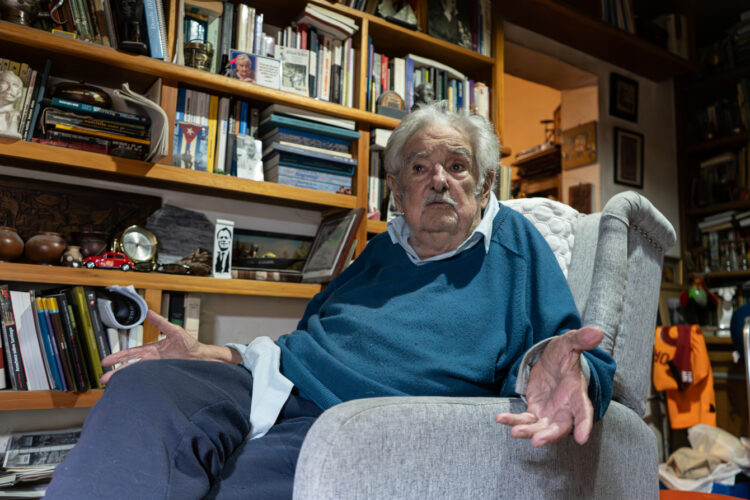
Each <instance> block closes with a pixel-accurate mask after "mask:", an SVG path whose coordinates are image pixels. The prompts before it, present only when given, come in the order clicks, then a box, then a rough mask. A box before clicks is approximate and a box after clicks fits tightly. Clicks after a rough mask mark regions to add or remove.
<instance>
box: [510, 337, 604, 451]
mask: <svg viewBox="0 0 750 500" xmlns="http://www.w3.org/2000/svg"><path fill="white" fill-rule="evenodd" d="M603 338H604V334H603V333H602V331H601V330H599V329H598V328H593V327H584V328H581V329H580V330H572V331H569V332H567V333H565V334H564V335H560V336H559V337H555V338H554V339H553V340H551V341H550V342H549V344H547V346H546V347H545V348H544V352H542V355H541V356H540V357H539V360H538V361H537V362H536V363H535V364H534V366H532V367H531V371H530V372H529V383H528V385H527V386H526V400H527V402H528V407H527V409H526V412H524V413H499V414H498V415H497V416H496V417H495V421H496V422H498V423H501V424H506V425H510V426H512V428H511V430H510V435H511V436H513V437H514V438H522V439H531V445H532V446H534V447H535V448H539V447H541V446H544V445H546V444H549V443H552V442H554V441H557V440H558V439H560V438H562V437H564V436H567V435H568V434H570V432H571V430H573V436H574V437H575V440H576V441H577V442H578V443H580V444H583V443H585V442H586V441H587V440H588V439H589V434H591V428H592V426H593V424H594V408H593V406H592V405H591V401H590V400H589V397H588V386H587V383H586V377H584V375H583V372H582V371H581V353H582V352H583V351H587V350H589V349H593V348H594V347H596V346H598V345H599V343H600V342H601V341H602V339H603Z"/></svg>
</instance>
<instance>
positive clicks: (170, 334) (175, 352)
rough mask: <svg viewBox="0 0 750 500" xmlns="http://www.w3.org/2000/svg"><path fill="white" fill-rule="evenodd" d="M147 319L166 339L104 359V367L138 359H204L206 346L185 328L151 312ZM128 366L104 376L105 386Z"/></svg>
mask: <svg viewBox="0 0 750 500" xmlns="http://www.w3.org/2000/svg"><path fill="white" fill-rule="evenodd" d="M146 319H147V320H148V321H149V322H151V324H152V325H154V326H155V327H156V328H157V329H158V330H159V331H160V332H161V333H163V334H164V338H163V339H162V340H159V341H158V342H152V343H150V344H146V345H142V346H139V347H132V348H130V349H123V350H122V351H118V352H116V353H114V354H110V355H109V356H107V357H106V358H104V359H102V365H103V366H112V365H116V364H117V363H125V362H128V361H131V360H138V359H141V360H146V359H166V358H181V359H203V358H202V356H201V355H200V353H201V347H202V346H203V345H204V344H201V343H200V342H198V341H197V340H195V339H194V338H193V337H192V336H191V335H190V334H189V333H187V332H186V331H185V329H184V328H182V327H180V326H177V325H175V324H174V323H170V322H169V321H167V319H166V318H164V317H163V316H160V315H159V314H157V313H155V312H154V311H151V310H149V311H148V314H147V315H146ZM126 366H127V364H124V365H121V366H119V367H117V368H115V369H114V370H111V371H108V372H107V373H105V374H104V375H102V377H101V378H100V381H101V382H102V383H103V384H106V383H107V381H109V379H110V378H111V377H112V374H114V373H115V372H116V371H117V370H121V369H122V368H125V367H126Z"/></svg>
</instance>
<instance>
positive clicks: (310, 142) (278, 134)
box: [261, 127, 352, 156]
mask: <svg viewBox="0 0 750 500" xmlns="http://www.w3.org/2000/svg"><path fill="white" fill-rule="evenodd" d="M261 139H262V140H263V142H264V143H271V142H286V143H293V144H298V145H300V146H305V147H309V148H315V149H321V150H324V151H328V152H329V153H335V154H342V155H348V156H351V153H350V152H349V151H350V150H351V147H352V141H351V140H349V139H341V138H338V137H331V136H329V135H325V134H318V133H315V132H310V131H307V130H297V129H293V128H287V127H276V128H272V129H270V130H268V131H266V133H265V134H263V136H262V137H261Z"/></svg>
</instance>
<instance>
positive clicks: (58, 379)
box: [0, 285, 146, 392]
mask: <svg viewBox="0 0 750 500" xmlns="http://www.w3.org/2000/svg"><path fill="white" fill-rule="evenodd" d="M115 288H125V287H109V288H108V289H107V290H108V291H109V292H108V294H107V299H106V300H105V298H103V294H104V293H105V292H103V291H101V289H96V288H93V287H83V286H73V287H65V288H62V289H57V290H52V291H49V292H44V293H42V294H39V295H38V296H37V294H36V293H35V292H33V291H31V292H29V291H18V290H9V288H8V286H7V285H0V311H1V312H2V320H1V321H0V327H2V334H3V336H2V343H1V344H2V348H1V349H0V351H2V354H3V355H4V360H3V361H4V364H5V366H6V367H7V369H6V370H5V372H7V376H8V378H9V379H10V384H6V385H8V386H9V388H12V389H15V390H63V391H75V392H82V391H86V390H88V389H89V388H95V387H103V385H102V384H101V383H100V382H99V378H100V377H101V376H102V374H103V373H104V372H105V371H109V370H110V369H111V368H110V367H102V364H101V360H102V359H103V358H104V357H106V356H107V355H109V354H110V353H112V352H117V351H118V350H120V349H122V348H124V347H123V346H128V347H133V346H135V345H141V344H142V343H143V327H142V325H140V324H138V325H135V324H133V325H129V328H128V330H131V331H128V332H116V333H115V332H113V331H112V330H113V328H112V327H113V326H117V325H115V324H113V323H112V321H113V319H112V318H115V317H116V315H115V313H112V315H107V314H103V309H102V308H103V307H104V308H106V307H111V301H112V300H114V301H117V300H126V299H123V298H122V297H123V296H124V292H122V291H117V290H115V291H113V289H115ZM128 288H130V289H131V290H132V294H133V295H135V290H134V289H132V287H128ZM113 294H114V295H113ZM113 296H114V297H115V298H114V299H113V298H112V297H113ZM127 300H130V303H129V305H128V307H136V308H138V309H139V310H141V312H142V314H141V315H139V316H138V321H142V317H143V315H145V312H143V310H144V308H145V307H146V306H145V300H142V299H141V300H142V302H139V301H136V300H133V299H132V298H131V299H127ZM102 301H104V305H102V304H103V303H102ZM119 326H123V325H121V324H120V325H119ZM123 334H126V335H125V337H123ZM2 382H3V383H5V377H3V378H2Z"/></svg>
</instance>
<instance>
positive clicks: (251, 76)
mask: <svg viewBox="0 0 750 500" xmlns="http://www.w3.org/2000/svg"><path fill="white" fill-rule="evenodd" d="M232 53H233V54H236V55H235V57H233V58H232V60H231V63H232V76H234V77H235V78H237V79H238V80H242V81H243V82H255V71H256V69H257V68H255V61H254V59H252V58H251V57H250V56H249V55H248V54H246V53H245V52H236V51H232Z"/></svg>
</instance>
